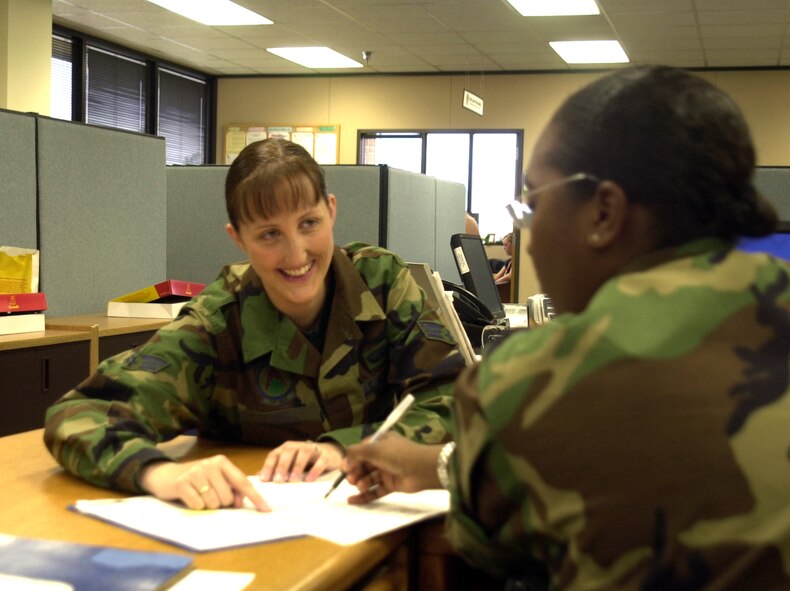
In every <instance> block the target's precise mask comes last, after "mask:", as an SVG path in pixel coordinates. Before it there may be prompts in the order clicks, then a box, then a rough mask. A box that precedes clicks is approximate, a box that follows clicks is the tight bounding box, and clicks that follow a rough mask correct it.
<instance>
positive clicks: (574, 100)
mask: <svg viewBox="0 0 790 591" xmlns="http://www.w3.org/2000/svg"><path fill="white" fill-rule="evenodd" d="M550 128H551V130H552V132H554V133H555V134H556V135H555V137H556V138H557V141H556V142H555V144H554V145H555V148H554V149H553V151H552V153H551V154H549V163H550V164H551V165H552V166H554V167H556V168H557V169H559V170H561V171H563V172H565V173H567V174H573V173H576V172H585V173H589V174H592V175H595V176H596V177H598V178H599V179H609V180H612V181H615V182H617V183H618V184H619V185H620V186H621V187H622V188H623V189H624V191H625V192H626V194H627V196H628V199H629V200H630V201H632V202H635V203H641V204H644V205H646V206H648V207H649V208H651V210H652V211H653V213H654V215H655V219H656V222H657V228H656V230H657V239H658V242H659V244H658V245H657V246H673V245H677V244H681V243H683V242H687V241H689V240H692V239H695V238H699V237H703V236H718V237H721V238H725V239H728V240H734V239H737V238H738V237H741V236H764V235H766V234H769V233H771V232H772V231H773V230H774V229H775V227H776V225H777V215H776V211H775V210H774V209H773V207H772V206H771V204H770V203H769V202H768V201H767V200H766V199H765V198H764V197H763V196H762V195H760V194H758V192H757V190H756V189H755V187H754V185H753V183H752V177H753V174H754V166H755V150H754V146H753V144H752V140H751V137H750V134H749V129H748V127H747V125H746V122H745V120H744V118H743V115H742V114H741V112H740V110H739V109H738V107H737V106H736V105H735V103H734V102H733V101H732V99H730V97H729V96H727V95H726V94H725V93H724V92H722V91H721V90H720V89H718V88H716V87H715V86H713V85H712V84H710V83H709V82H707V81H705V80H703V79H702V78H700V77H698V76H696V75H694V74H691V73H689V72H687V71H684V70H680V69H677V68H671V67H666V66H640V67H632V68H626V69H623V70H618V71H617V72H614V73H612V74H609V75H607V76H604V77H603V78H600V79H599V80H597V81H595V82H593V83H592V84H590V85H588V86H586V87H584V88H583V89H581V90H579V91H578V92H576V93H575V94H573V95H572V96H571V97H569V98H568V99H567V100H566V101H565V102H564V103H563V105H562V106H561V107H560V109H559V110H558V111H557V112H556V113H555V115H554V117H553V119H552V121H551V123H550Z"/></svg>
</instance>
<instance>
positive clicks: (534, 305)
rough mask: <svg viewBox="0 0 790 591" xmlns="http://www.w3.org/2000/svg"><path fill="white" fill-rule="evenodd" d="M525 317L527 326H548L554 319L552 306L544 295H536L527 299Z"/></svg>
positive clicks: (549, 299)
mask: <svg viewBox="0 0 790 591" xmlns="http://www.w3.org/2000/svg"><path fill="white" fill-rule="evenodd" d="M527 317H528V319H529V320H528V322H529V326H530V327H533V326H540V325H541V324H548V323H549V322H551V319H552V318H554V305H553V304H552V303H551V298H550V297H549V296H547V295H546V294H545V293H536V294H535V295H531V296H529V297H528V298H527Z"/></svg>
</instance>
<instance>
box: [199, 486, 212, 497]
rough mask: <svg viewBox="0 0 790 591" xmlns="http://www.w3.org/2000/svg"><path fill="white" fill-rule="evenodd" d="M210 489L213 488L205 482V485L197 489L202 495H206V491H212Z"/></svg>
mask: <svg viewBox="0 0 790 591" xmlns="http://www.w3.org/2000/svg"><path fill="white" fill-rule="evenodd" d="M210 490H211V485H209V484H204V485H203V486H201V487H200V488H199V489H197V491H198V492H199V493H200V494H201V495H204V494H206V493H207V492H208V491H210Z"/></svg>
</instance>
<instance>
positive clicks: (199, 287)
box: [111, 279, 206, 303]
mask: <svg viewBox="0 0 790 591" xmlns="http://www.w3.org/2000/svg"><path fill="white" fill-rule="evenodd" d="M204 287H206V286H205V284H203V283H193V282H189V281H178V280H175V279H168V280H167V281H162V282H161V283H156V284H154V285H149V286H148V287H144V288H143V289H138V290H137V291H133V292H132V293H127V294H126V295H122V296H120V297H117V298H113V299H112V300H111V301H113V302H138V303H143V302H157V301H161V300H163V299H164V298H168V299H169V300H170V301H173V299H174V298H178V300H179V301H187V300H189V299H191V298H193V297H194V296H196V295H197V294H199V293H200V292H201V291H203V288H204Z"/></svg>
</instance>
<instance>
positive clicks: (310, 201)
mask: <svg viewBox="0 0 790 591" xmlns="http://www.w3.org/2000/svg"><path fill="white" fill-rule="evenodd" d="M322 199H323V200H324V201H327V199H328V195H327V191H326V181H325V180H324V171H323V169H322V168H321V167H320V166H319V165H318V163H317V162H316V161H315V160H313V157H312V156H310V154H309V153H308V152H307V150H305V149H304V147H302V146H300V145H299V144H295V143H294V142H289V141H287V140H283V139H277V138H269V139H265V140H261V141H259V142H253V143H252V144H250V145H248V146H247V147H245V148H244V149H243V150H242V151H241V152H240V153H239V155H238V156H237V157H236V159H235V160H234V161H233V164H231V165H230V169H229V170H228V175H227V177H225V206H226V207H227V210H228V220H229V221H230V223H231V224H232V225H233V227H234V228H236V229H238V227H239V226H238V224H239V222H240V221H249V220H251V219H253V218H254V217H256V216H257V217H263V218H267V217H270V216H272V215H275V214H277V213H280V212H281V211H283V210H286V211H288V210H293V209H295V208H299V207H302V206H308V207H309V206H313V205H315V204H316V203H318V202H319V201H320V200H322Z"/></svg>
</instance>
